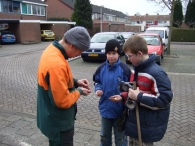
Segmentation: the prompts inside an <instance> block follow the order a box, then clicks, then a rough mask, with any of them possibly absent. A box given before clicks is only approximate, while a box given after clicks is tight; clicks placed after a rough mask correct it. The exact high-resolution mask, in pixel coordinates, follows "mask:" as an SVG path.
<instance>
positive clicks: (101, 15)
mask: <svg viewBox="0 0 195 146" xmlns="http://www.w3.org/2000/svg"><path fill="white" fill-rule="evenodd" d="M102 7H103V5H101V7H100V15H101V17H100V19H101V22H100V32H102V21H103V15H102Z"/></svg>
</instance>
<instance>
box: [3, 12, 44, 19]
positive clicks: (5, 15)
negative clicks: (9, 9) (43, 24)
mask: <svg viewBox="0 0 195 146" xmlns="http://www.w3.org/2000/svg"><path fill="white" fill-rule="evenodd" d="M0 18H1V19H16V20H46V17H45V16H33V15H21V14H13V13H0Z"/></svg>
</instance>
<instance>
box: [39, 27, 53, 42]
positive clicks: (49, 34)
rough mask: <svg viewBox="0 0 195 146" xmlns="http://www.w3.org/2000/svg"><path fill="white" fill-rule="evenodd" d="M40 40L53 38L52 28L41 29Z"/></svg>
mask: <svg viewBox="0 0 195 146" xmlns="http://www.w3.org/2000/svg"><path fill="white" fill-rule="evenodd" d="M41 40H42V41H45V40H55V34H54V32H53V31H52V30H41Z"/></svg>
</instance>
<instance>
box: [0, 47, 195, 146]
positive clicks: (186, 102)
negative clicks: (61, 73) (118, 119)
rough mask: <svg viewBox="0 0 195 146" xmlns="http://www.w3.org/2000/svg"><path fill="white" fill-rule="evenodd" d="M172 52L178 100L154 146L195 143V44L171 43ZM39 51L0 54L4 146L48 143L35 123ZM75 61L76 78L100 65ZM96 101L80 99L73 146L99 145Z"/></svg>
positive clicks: (168, 67) (0, 139) (170, 69)
mask: <svg viewBox="0 0 195 146" xmlns="http://www.w3.org/2000/svg"><path fill="white" fill-rule="evenodd" d="M44 45H45V44H44ZM18 48H19V46H18ZM18 51H19V50H18ZM171 51H172V54H177V57H176V58H174V57H167V56H165V58H164V59H163V61H162V67H163V68H164V69H165V71H166V72H167V74H168V76H169V77H170V79H171V82H172V86H173V89H174V98H173V101H172V103H171V113H170V118H169V125H168V128H167V131H166V134H165V136H164V138H163V139H162V140H161V141H160V142H157V143H155V145H156V146H194V145H195V108H194V105H195V90H194V85H195V57H194V56H195V47H194V46H191V45H180V44H179V45H172V48H171ZM10 54H11V53H10ZM40 54H41V51H38V52H36V51H35V52H33V53H26V54H19V55H9V56H4V57H0V68H1V70H0V78H1V79H0V146H48V139H47V138H46V137H45V136H44V135H43V134H41V132H40V130H39V129H38V128H37V126H36V105H35V104H36V97H35V96H36V69H37V62H38V60H39V56H40ZM70 65H71V68H72V70H73V72H74V75H75V76H76V77H83V76H86V74H87V75H88V76H91V75H92V73H93V72H94V69H95V68H96V67H97V64H96V63H85V64H84V63H83V62H82V61H81V59H76V60H74V61H71V62H70ZM90 82H91V83H92V81H90ZM97 104H98V99H97V97H95V95H94V94H93V93H92V94H91V95H90V97H81V98H80V99H79V101H78V113H77V120H76V121H75V122H76V123H75V136H74V142H75V143H74V146H99V141H100V119H99V112H98V108H97ZM20 111H21V112H20ZM26 113H28V114H26Z"/></svg>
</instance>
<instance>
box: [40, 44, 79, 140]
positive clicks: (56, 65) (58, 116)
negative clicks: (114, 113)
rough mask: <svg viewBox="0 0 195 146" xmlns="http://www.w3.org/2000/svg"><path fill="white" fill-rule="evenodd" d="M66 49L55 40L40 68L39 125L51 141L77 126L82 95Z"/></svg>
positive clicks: (48, 48)
mask: <svg viewBox="0 0 195 146" xmlns="http://www.w3.org/2000/svg"><path fill="white" fill-rule="evenodd" d="M67 58H68V56H67V54H66V52H65V49H64V48H63V47H62V46H61V45H60V44H59V43H58V42H57V41H54V42H53V43H52V44H50V45H49V46H48V47H47V48H46V49H45V50H44V52H43V54H42V56H41V59H40V63H39V67H38V74H37V77H38V92H37V126H38V128H39V129H40V130H41V132H42V133H43V134H44V135H46V136H47V137H48V138H49V139H50V140H54V141H60V131H66V130H69V129H71V128H72V127H73V126H74V120H75V115H76V112H77V105H76V101H77V100H78V99H79V97H80V95H81V94H82V90H81V89H79V88H76V87H77V84H76V82H77V80H76V79H74V78H73V75H72V72H71V69H70V66H69V64H68V61H67Z"/></svg>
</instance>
